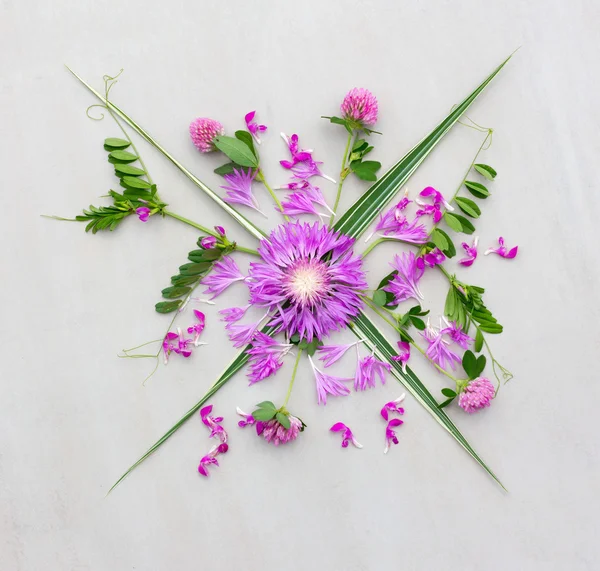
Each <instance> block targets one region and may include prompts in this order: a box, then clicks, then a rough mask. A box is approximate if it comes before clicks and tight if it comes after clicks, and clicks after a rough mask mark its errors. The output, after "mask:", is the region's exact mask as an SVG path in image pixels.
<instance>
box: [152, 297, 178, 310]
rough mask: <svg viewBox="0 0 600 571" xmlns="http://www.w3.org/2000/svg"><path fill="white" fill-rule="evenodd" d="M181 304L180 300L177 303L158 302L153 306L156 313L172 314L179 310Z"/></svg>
mask: <svg viewBox="0 0 600 571" xmlns="http://www.w3.org/2000/svg"><path fill="white" fill-rule="evenodd" d="M181 303H182V300H181V299H178V300H177V301H160V302H158V303H157V304H156V305H155V306H154V309H155V310H156V311H157V312H158V313H173V312H174V311H177V309H179V306H180V305H181Z"/></svg>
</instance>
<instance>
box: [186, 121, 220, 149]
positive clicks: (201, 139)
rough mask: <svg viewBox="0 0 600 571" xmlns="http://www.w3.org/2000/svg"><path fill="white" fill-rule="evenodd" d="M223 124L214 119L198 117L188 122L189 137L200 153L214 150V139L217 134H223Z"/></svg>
mask: <svg viewBox="0 0 600 571" xmlns="http://www.w3.org/2000/svg"><path fill="white" fill-rule="evenodd" d="M224 134H225V129H224V128H223V125H221V123H219V122H218V121H215V120H214V119H209V118H207V117H199V118H198V119H194V120H193V121H192V122H191V124H190V137H191V138H192V141H193V143H194V145H195V146H196V148H197V149H198V150H199V151H200V152H201V153H210V152H211V151H214V150H216V147H215V144H214V140H215V137H218V136H219V135H224Z"/></svg>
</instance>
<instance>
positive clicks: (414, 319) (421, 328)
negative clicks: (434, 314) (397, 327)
mask: <svg viewBox="0 0 600 571" xmlns="http://www.w3.org/2000/svg"><path fill="white" fill-rule="evenodd" d="M410 320H411V322H412V324H413V325H414V326H415V327H416V328H417V329H418V330H419V331H424V330H425V322H424V321H423V320H422V319H419V318H418V317H415V316H414V315H411V317H410Z"/></svg>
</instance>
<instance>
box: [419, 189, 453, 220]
mask: <svg viewBox="0 0 600 571" xmlns="http://www.w3.org/2000/svg"><path fill="white" fill-rule="evenodd" d="M419 195H420V196H423V197H424V198H431V199H432V200H433V204H428V203H426V202H423V201H422V200H419V199H418V198H417V199H416V200H415V202H416V203H417V204H418V205H419V206H420V207H421V208H420V209H419V210H417V212H416V216H417V217H420V216H430V215H432V216H433V221H434V222H435V223H436V224H437V223H438V222H439V221H440V220H441V219H442V210H441V207H440V204H442V205H443V206H444V208H445V209H446V210H449V211H450V212H452V211H453V210H454V208H452V206H450V204H449V203H448V202H446V199H445V198H444V196H443V195H442V193H441V192H439V191H437V190H436V189H435V188H433V187H432V186H428V187H427V188H424V189H423V190H422V191H421V192H420V193H419Z"/></svg>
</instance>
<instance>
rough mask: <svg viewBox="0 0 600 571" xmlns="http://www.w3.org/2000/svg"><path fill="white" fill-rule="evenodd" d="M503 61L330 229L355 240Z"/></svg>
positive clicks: (501, 66)
mask: <svg viewBox="0 0 600 571" xmlns="http://www.w3.org/2000/svg"><path fill="white" fill-rule="evenodd" d="M511 57H512V55H511V56H509V57H508V58H506V59H505V60H504V61H503V62H502V63H501V64H500V65H499V66H498V67H497V68H496V69H495V70H494V71H493V72H492V73H491V74H490V75H489V76H488V77H487V78H486V79H485V80H484V81H482V82H481V84H480V85H479V87H477V89H475V91H473V93H471V95H469V96H468V97H466V98H465V99H464V101H462V103H460V104H459V105H457V106H456V107H455V108H454V109H453V110H452V112H451V113H450V114H449V115H448V116H447V117H446V118H445V119H444V120H443V121H442V122H441V123H440V124H439V125H438V126H437V127H436V128H435V129H434V130H433V131H432V132H431V133H429V135H427V137H425V138H424V139H423V140H422V141H420V142H419V143H417V144H416V145H415V146H414V147H413V148H412V149H411V150H410V151H408V153H406V155H404V157H402V158H401V159H400V160H399V161H398V162H397V163H396V164H395V165H394V166H393V167H392V168H391V169H390V170H389V171H388V172H387V173H385V174H384V175H383V176H382V177H381V178H380V179H379V180H378V181H377V182H376V183H374V184H373V185H372V186H371V187H370V188H369V190H367V192H365V194H363V195H362V196H361V197H360V198H359V199H358V200H357V201H356V202H355V203H354V204H353V205H352V206H351V207H350V208H349V209H348V211H347V212H346V213H345V214H343V215H342V216H341V217H340V218H339V219H338V221H337V222H336V223H335V224H334V228H335V229H336V230H338V231H339V232H342V233H343V234H347V235H348V236H352V237H353V238H358V237H359V236H360V235H361V234H362V233H363V232H364V231H365V230H366V229H367V228H368V227H369V225H370V224H371V223H372V222H373V221H374V220H375V218H376V217H377V215H378V214H379V213H380V212H381V211H382V210H383V208H384V207H385V206H386V204H388V203H389V202H390V200H392V198H394V196H395V194H396V193H397V192H398V190H400V187H402V186H403V185H404V184H406V182H407V181H408V179H409V178H410V176H411V175H412V174H413V173H414V172H415V170H416V169H417V167H418V166H419V165H420V164H421V163H422V162H423V161H424V160H425V159H426V158H427V155H429V153H431V151H432V150H433V149H434V147H435V146H436V145H437V144H438V143H439V142H440V140H441V139H442V137H443V136H444V135H445V134H446V133H447V132H448V131H449V130H450V128H451V127H452V126H453V125H454V124H455V123H456V122H457V121H458V119H459V118H460V116H461V115H462V114H463V113H464V112H465V111H466V110H467V109H468V108H469V106H470V105H471V104H472V103H473V101H475V100H476V99H477V97H478V96H479V95H480V94H481V92H482V91H483V90H484V89H485V88H486V87H487V85H489V83H490V82H491V81H492V79H494V77H496V75H497V74H498V73H499V72H500V70H501V69H502V68H503V67H504V66H505V65H506V63H507V62H508V60H510V58H511Z"/></svg>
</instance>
